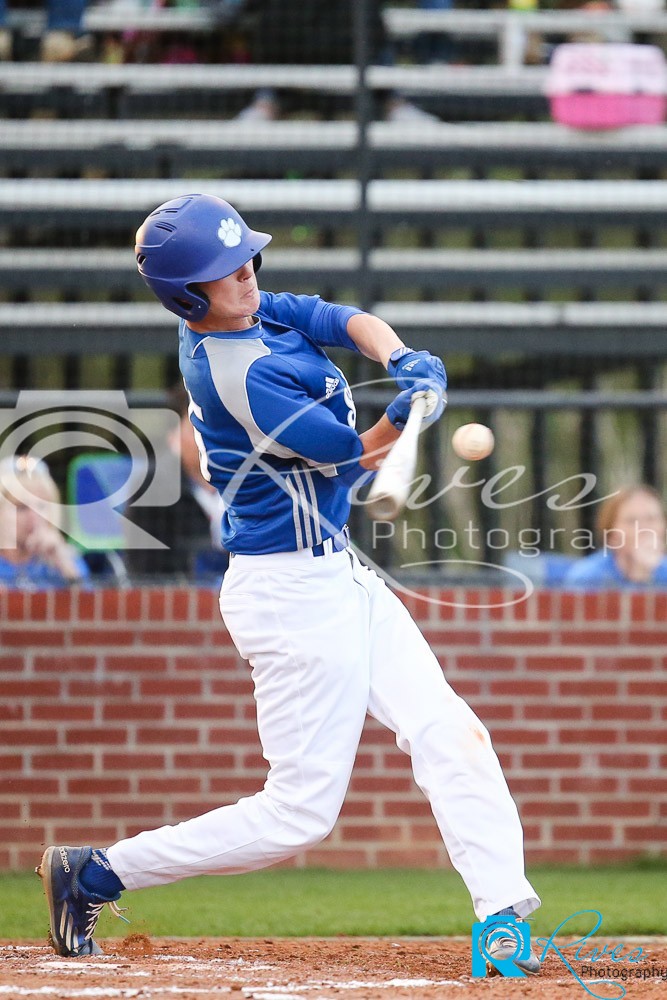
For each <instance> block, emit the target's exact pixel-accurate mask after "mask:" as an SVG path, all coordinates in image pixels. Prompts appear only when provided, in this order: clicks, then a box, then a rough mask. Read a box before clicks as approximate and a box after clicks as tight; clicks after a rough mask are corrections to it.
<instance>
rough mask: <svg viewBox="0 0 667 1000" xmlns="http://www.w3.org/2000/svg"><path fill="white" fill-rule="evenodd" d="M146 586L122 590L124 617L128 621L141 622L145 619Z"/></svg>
mask: <svg viewBox="0 0 667 1000" xmlns="http://www.w3.org/2000/svg"><path fill="white" fill-rule="evenodd" d="M144 593H145V588H143V587H141V588H134V589H132V590H124V591H123V592H122V598H123V601H122V607H123V618H124V620H125V621H128V622H139V621H141V620H142V619H143V608H144Z"/></svg>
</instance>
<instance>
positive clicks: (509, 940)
mask: <svg viewBox="0 0 667 1000" xmlns="http://www.w3.org/2000/svg"><path fill="white" fill-rule="evenodd" d="M518 919H519V920H521V917H519V918H518ZM516 946H517V943H516V939H515V938H513V937H511V935H509V934H508V935H507V937H497V938H496V939H495V940H494V941H492V942H491V943H490V944H489V946H488V954H489V958H495V959H496V960H497V961H504V960H507V959H511V960H512V961H513V962H514V965H516V967H517V968H518V969H521V971H522V972H524V973H525V974H526V975H527V976H537V975H539V972H540V969H541V967H542V966H541V963H540V960H539V958H538V957H537V955H536V954H535V952H534V951H533V950H532V949H531V951H530V954H529V955H527V956H526V957H525V958H515V957H514V956H515V955H516ZM486 974H487V976H499V975H500V972H499V971H498V969H497V968H496V966H495V965H494V964H493V962H490V961H487V963H486Z"/></svg>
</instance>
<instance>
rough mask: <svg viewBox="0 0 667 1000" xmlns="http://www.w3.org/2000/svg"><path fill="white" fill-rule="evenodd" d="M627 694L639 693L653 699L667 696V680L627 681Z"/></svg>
mask: <svg viewBox="0 0 667 1000" xmlns="http://www.w3.org/2000/svg"><path fill="white" fill-rule="evenodd" d="M628 694H631V695H634V694H636V695H640V696H643V697H646V698H649V699H650V700H651V701H655V700H656V699H658V698H667V680H664V681H662V680H659V679H658V678H656V679H655V680H650V681H628Z"/></svg>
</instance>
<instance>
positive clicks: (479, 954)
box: [472, 915, 530, 979]
mask: <svg viewBox="0 0 667 1000" xmlns="http://www.w3.org/2000/svg"><path fill="white" fill-rule="evenodd" d="M527 958H530V927H529V926H528V924H527V923H525V922H524V921H518V920H517V918H516V917H512V916H509V915H503V916H492V917H487V918H486V920H484V921H483V922H480V923H475V924H473V925H472V975H473V978H475V979H477V978H482V977H484V976H486V973H487V963H490V964H491V965H492V966H493V967H494V968H495V969H496V970H497V971H498V972H499V973H500V974H501V975H502V976H506V977H507V978H508V979H511V978H514V979H522V978H524V977H525V975H526V973H525V972H524V971H523V969H521V968H520V967H519V966H518V965H517V964H516V963H517V961H520V960H521V959H527Z"/></svg>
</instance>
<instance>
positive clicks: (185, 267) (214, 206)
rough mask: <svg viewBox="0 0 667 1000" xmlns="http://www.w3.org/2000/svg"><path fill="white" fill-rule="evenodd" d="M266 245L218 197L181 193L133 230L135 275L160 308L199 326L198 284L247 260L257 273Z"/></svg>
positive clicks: (202, 311)
mask: <svg viewBox="0 0 667 1000" xmlns="http://www.w3.org/2000/svg"><path fill="white" fill-rule="evenodd" d="M270 241H271V237H270V236H269V234H268V233H256V232H254V230H252V229H249V228H248V226H247V225H246V224H245V222H244V221H243V219H242V218H241V216H240V215H239V213H238V212H237V211H236V209H235V208H233V207H232V206H231V205H230V204H229V203H228V202H226V201H223V200H222V198H216V197H215V196H214V195H210V194H186V195H183V197H181V198H172V200H171V201H166V202H165V203H164V204H163V205H160V206H158V208H156V209H155V211H154V212H151V214H150V215H149V216H148V218H147V219H146V220H145V221H144V222H143V224H142V225H141V226H140V228H139V229H138V230H137V238H136V246H135V248H134V252H135V256H136V259H137V267H138V268H139V273H140V274H141V276H142V278H143V279H144V281H145V282H146V284H147V285H148V287H149V288H150V289H151V290H152V291H153V292H155V294H156V295H157V297H158V299H159V300H160V302H161V303H162V305H163V306H165V307H166V308H167V309H169V310H170V311H171V312H173V313H176V315H177V316H182V317H183V318H184V319H191V320H194V321H195V322H199V320H202V319H203V318H204V316H205V315H206V313H207V312H208V308H209V301H208V299H207V297H206V296H205V295H204V293H203V292H202V291H201V289H199V288H198V287H197V283H198V282H200V281H215V280H217V279H218V278H226V277H227V276H228V275H229V274H233V273H234V271H238V269H239V268H240V267H243V265H244V264H247V262H248V261H249V260H253V261H254V264H255V270H256V271H258V270H259V268H260V265H261V263H262V256H261V251H262V250H263V249H264V247H265V246H266V245H267V243H270Z"/></svg>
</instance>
